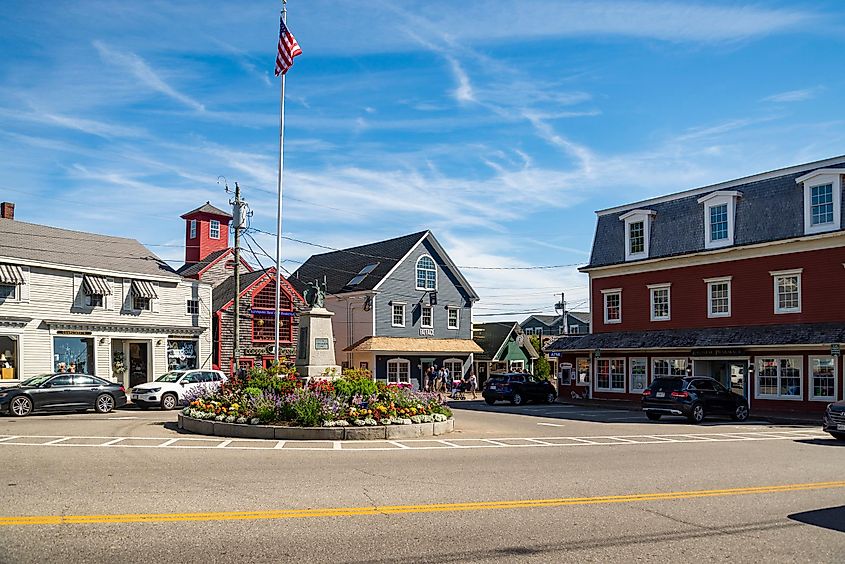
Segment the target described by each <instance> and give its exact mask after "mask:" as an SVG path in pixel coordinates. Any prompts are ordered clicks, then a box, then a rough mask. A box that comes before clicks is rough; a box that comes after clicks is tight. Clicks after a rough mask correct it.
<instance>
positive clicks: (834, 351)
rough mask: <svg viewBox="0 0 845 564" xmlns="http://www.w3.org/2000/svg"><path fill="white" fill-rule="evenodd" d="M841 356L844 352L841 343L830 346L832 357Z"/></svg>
mask: <svg viewBox="0 0 845 564" xmlns="http://www.w3.org/2000/svg"><path fill="white" fill-rule="evenodd" d="M841 354H842V351H841V349H840V348H839V343H834V344H832V345H830V356H840V355H841Z"/></svg>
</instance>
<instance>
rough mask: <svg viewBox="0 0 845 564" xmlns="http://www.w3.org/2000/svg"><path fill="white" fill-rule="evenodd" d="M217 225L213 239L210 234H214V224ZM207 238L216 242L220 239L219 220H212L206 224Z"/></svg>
mask: <svg viewBox="0 0 845 564" xmlns="http://www.w3.org/2000/svg"><path fill="white" fill-rule="evenodd" d="M215 223H216V224H217V237H215V236H214V235H213V234H212V233H213V232H214V230H213V227H214V224H215ZM208 238H209V239H214V240H218V239H220V220H219V219H212V220H210V221H209V222H208Z"/></svg>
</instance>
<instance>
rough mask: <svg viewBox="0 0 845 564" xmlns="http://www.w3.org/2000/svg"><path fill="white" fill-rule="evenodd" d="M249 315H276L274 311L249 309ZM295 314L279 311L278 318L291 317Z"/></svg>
mask: <svg viewBox="0 0 845 564" xmlns="http://www.w3.org/2000/svg"><path fill="white" fill-rule="evenodd" d="M249 312H250V313H253V314H255V315H276V310H275V309H254V308H253V309H251V310H249ZM294 315H295V314H294V313H293V312H292V311H280V312H279V316H281V317H293V316H294Z"/></svg>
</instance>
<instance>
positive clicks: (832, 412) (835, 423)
mask: <svg viewBox="0 0 845 564" xmlns="http://www.w3.org/2000/svg"><path fill="white" fill-rule="evenodd" d="M822 429H824V431H825V433H830V434H831V436H832V437H833V438H834V439H839V440H840V441H845V401H838V402H836V403H831V404H830V405H828V406H827V409H826V410H825V411H824V424H823V426H822Z"/></svg>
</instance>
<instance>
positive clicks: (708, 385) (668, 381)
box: [642, 377, 748, 423]
mask: <svg viewBox="0 0 845 564" xmlns="http://www.w3.org/2000/svg"><path fill="white" fill-rule="evenodd" d="M642 407H643V411H645V414H646V417H648V418H649V419H651V420H652V421H657V420H658V419H660V418H661V417H662V416H663V415H683V416H684V417H686V418H687V419H689V420H690V421H691V422H692V423H701V422H702V421H704V418H705V417H707V416H708V415H727V416H730V417H731V418H732V419H733V420H734V421H745V420H746V419H748V400H746V399H745V398H744V397H743V396H741V395H739V394H736V393H734V392H731V391H730V390H728V389H727V388H725V387H724V386H723V385H722V384H720V383H719V382H717V381H716V380H714V379H712V378H700V377H688V378H657V379H656V380H655V381H654V382H652V383H651V386H649V387H648V389H647V390H645V391H644V392H643V396H642Z"/></svg>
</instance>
